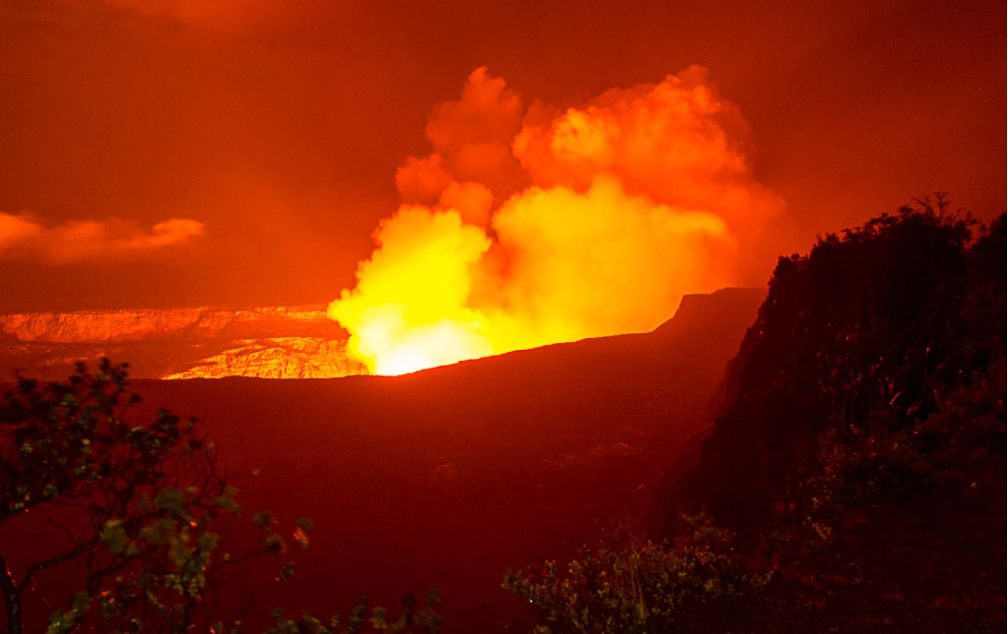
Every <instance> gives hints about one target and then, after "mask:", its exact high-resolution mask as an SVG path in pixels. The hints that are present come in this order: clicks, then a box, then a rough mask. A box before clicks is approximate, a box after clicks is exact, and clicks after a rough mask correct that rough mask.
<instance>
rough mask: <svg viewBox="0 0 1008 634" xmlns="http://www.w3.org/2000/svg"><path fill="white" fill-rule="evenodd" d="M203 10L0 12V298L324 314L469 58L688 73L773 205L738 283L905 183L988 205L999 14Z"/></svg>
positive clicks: (317, 7) (892, 202) (999, 140)
mask: <svg viewBox="0 0 1008 634" xmlns="http://www.w3.org/2000/svg"><path fill="white" fill-rule="evenodd" d="M203 4H204V3H201V2H198V1H197V0H159V1H156V2H154V1H141V0H107V1H101V0H41V1H30V2H29V1H20V0H14V1H13V2H10V1H7V2H3V1H0V148H2V151H0V214H3V215H2V216H0V280H2V288H3V291H2V295H0V308H5V309H10V308H15V309H31V308H42V307H47V308H89V307H105V308H115V307H126V306H165V305H176V306H184V305H196V304H217V305H248V304H287V303H325V302H328V301H329V300H331V299H332V298H333V297H335V296H336V295H337V294H338V293H339V291H340V289H342V288H346V287H352V286H353V285H354V283H355V279H354V271H355V268H356V265H357V262H358V261H360V260H362V259H366V258H367V257H369V254H370V253H371V250H372V247H373V243H372V240H371V235H372V232H373V231H374V229H375V227H376V226H377V224H378V221H379V219H381V218H383V217H387V216H389V215H391V214H392V213H393V212H394V211H395V210H396V208H397V207H398V205H399V201H400V197H399V193H398V192H397V190H396V181H395V175H396V170H397V168H398V167H399V166H401V165H403V164H404V163H405V162H406V160H407V158H408V157H410V156H416V157H423V156H426V155H428V154H429V153H430V145H429V143H428V140H427V138H425V135H424V132H425V126H426V125H427V122H428V119H429V117H430V116H431V112H432V108H434V107H435V106H436V105H437V104H440V103H443V102H446V101H449V100H453V99H458V98H459V91H460V90H461V87H462V84H463V82H464V81H465V80H466V78H467V77H468V76H469V75H470V73H472V72H473V71H474V69H476V68H478V67H481V66H486V67H487V68H488V69H489V73H491V75H492V76H494V77H501V78H503V79H504V80H506V82H507V86H508V88H509V89H512V90H514V91H516V93H517V94H518V95H520V96H521V99H522V101H523V103H524V104H525V105H526V106H528V105H531V104H533V103H534V102H535V101H536V100H537V99H539V100H542V101H543V102H545V103H546V104H551V105H552V106H554V107H566V106H567V105H572V104H580V103H585V102H586V101H588V100H590V99H592V98H593V97H595V96H597V95H601V94H602V93H604V92H605V91H607V90H609V89H611V88H624V89H629V88H631V87H634V86H637V85H639V84H654V83H657V82H660V81H662V80H663V79H664V78H665V77H666V76H667V75H674V74H676V73H680V72H682V71H684V69H686V68H688V67H689V66H690V65H691V64H699V65H701V66H704V67H706V68H707V69H708V70H709V77H710V80H711V82H713V83H714V84H716V86H717V88H718V89H719V90H720V93H721V95H723V96H724V97H725V98H726V99H728V100H730V101H731V103H733V104H734V105H735V106H737V107H738V109H739V111H740V112H741V114H742V116H744V118H745V120H746V121H748V124H749V126H750V128H751V131H752V144H753V145H754V146H755V148H756V155H755V163H754V165H755V168H754V169H755V172H754V175H755V178H756V179H757V180H758V182H759V183H761V184H762V185H764V186H766V187H769V188H771V189H772V190H773V191H775V192H776V193H777V195H779V196H780V197H781V198H782V199H783V200H784V202H785V204H786V211H785V212H784V213H783V214H781V215H778V216H777V217H776V218H774V219H773V220H771V221H770V224H769V225H768V226H767V227H766V229H765V238H764V239H763V241H762V242H761V243H760V247H759V250H758V251H759V252H758V253H756V255H754V256H753V258H752V260H751V261H747V266H748V268H747V274H746V275H744V276H743V277H746V276H747V277H748V279H743V281H744V282H746V283H750V284H760V283H761V282H762V281H764V280H765V277H766V275H767V274H768V272H769V270H770V268H771V267H772V265H773V262H774V261H775V259H776V258H775V256H776V254H777V253H779V252H781V251H796V250H806V249H807V247H808V245H809V244H810V242H811V241H812V240H813V239H814V238H815V235H816V234H817V233H819V232H824V231H829V230H838V229H840V228H842V227H844V226H848V225H851V224H855V223H859V222H862V221H863V220H865V219H867V218H868V217H870V216H871V215H875V214H877V213H879V212H881V211H886V210H894V209H895V208H896V207H897V206H898V205H899V204H901V203H902V202H905V201H906V200H907V199H908V198H910V197H912V196H915V195H918V194H920V193H922V192H924V191H929V190H933V189H935V188H942V189H946V190H949V191H950V192H951V195H952V198H953V200H954V202H955V203H956V204H958V205H962V206H967V207H969V208H970V209H972V210H973V211H974V213H976V215H978V216H980V217H981V218H985V219H986V218H990V217H992V216H994V215H996V214H997V213H1000V212H1002V211H1004V208H1005V204H1006V195H1005V192H1006V189H1005V180H1004V178H1005V174H1006V161H1005V156H1006V146H1005V140H1004V139H1005V136H1006V125H1005V122H1006V118H1005V108H1006V100H1005V82H1006V70H1005V53H1006V45H1005V33H1006V24H1005V8H1004V5H1003V4H1002V3H1000V2H972V3H961V2H945V3H941V2H918V3H910V2H892V1H887V0H873V1H870V2H869V1H864V2H845V3H828V4H829V5H830V6H829V7H828V8H826V7H824V6H820V3H807V2H797V1H795V2H787V3H775V4H764V3H752V2H744V1H723V2H693V3H685V2H683V3H677V2H637V3H632V4H626V5H624V3H614V2H608V1H606V2H578V3H573V2H570V3H569V2H550V3H546V2H539V1H535V2H531V1H530V2H526V1H524V0H512V1H510V2H502V3H499V4H496V5H493V6H491V5H488V4H487V3H474V2H457V3H456V2H452V3H438V6H431V5H429V4H427V3H405V2H403V3H397V2H393V3H375V2H338V3H337V2H322V1H321V0H319V1H309V0H298V1H294V2H289V3H284V4H283V5H280V4H279V3H276V2H272V1H270V0H247V1H242V0H229V1H227V2H221V3H217V4H215V5H214V7H215V8H214V9H212V10H207V9H205V8H203ZM825 4H826V3H822V5H825ZM757 5H758V6H757ZM834 5H836V6H834ZM279 6H283V7H285V8H283V9H279V8H277V7H279ZM750 158H751V157H750Z"/></svg>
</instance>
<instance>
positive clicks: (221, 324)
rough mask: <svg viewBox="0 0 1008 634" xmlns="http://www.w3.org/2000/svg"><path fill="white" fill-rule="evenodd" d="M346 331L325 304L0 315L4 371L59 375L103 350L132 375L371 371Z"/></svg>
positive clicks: (323, 375)
mask: <svg viewBox="0 0 1008 634" xmlns="http://www.w3.org/2000/svg"><path fill="white" fill-rule="evenodd" d="M346 338H347V334H346V331H344V330H343V329H342V328H340V327H339V326H338V325H337V324H335V323H334V322H333V321H331V320H329V319H327V318H326V316H325V308H324V307H323V306H293V307H289V306H275V307H263V308H251V309H238V310H228V309H221V308H180V309H165V310H158V309H130V310H118V311H76V312H66V313H59V312H44V313H41V312H40V313H12V314H5V315H0V375H2V377H3V378H7V377H10V376H11V375H12V374H13V372H14V371H16V370H18V371H21V373H22V374H23V375H24V376H30V377H35V378H40V379H47V380H52V379H58V378H62V377H65V376H66V374H67V372H68V370H70V369H71V368H72V367H73V365H74V364H75V363H76V362H77V361H85V362H88V363H94V362H96V361H97V360H99V359H101V358H102V357H103V356H107V357H109V358H111V359H113V360H114V361H129V362H130V365H131V368H132V369H131V372H132V375H133V377H134V378H220V377H225V376H250V377H263V378H333V377H340V376H347V375H351V374H362V373H365V372H366V370H365V369H364V367H363V366H362V365H361V364H360V363H358V362H357V361H355V360H353V359H348V358H347V355H346V353H345V342H346ZM0 380H2V379H0Z"/></svg>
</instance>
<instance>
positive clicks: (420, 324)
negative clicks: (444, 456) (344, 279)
mask: <svg viewBox="0 0 1008 634" xmlns="http://www.w3.org/2000/svg"><path fill="white" fill-rule="evenodd" d="M426 137H427V139H428V140H429V141H430V143H431V145H432V147H433V152H432V153H431V154H430V155H429V156H426V157H410V158H409V159H408V160H407V161H406V163H405V164H404V165H403V166H402V167H400V168H399V170H398V172H397V174H396V185H397V187H398V190H399V195H400V199H401V201H402V205H401V206H400V207H399V209H398V210H397V211H396V212H395V214H393V215H392V216H391V217H389V218H386V219H385V220H383V221H382V222H381V223H380V225H379V227H378V229H377V230H376V231H375V233H374V240H375V243H376V245H377V246H376V249H375V251H374V252H373V253H372V255H371V257H370V258H369V259H368V260H366V261H363V262H361V263H360V264H359V266H358V269H357V285H356V287H354V288H353V289H344V290H343V291H342V292H341V293H340V297H339V299H337V300H335V301H333V302H332V303H331V304H330V305H329V310H328V315H329V316H330V317H331V318H332V319H335V320H336V321H338V322H339V323H340V324H341V325H342V326H343V327H344V328H346V329H347V330H348V331H349V332H350V333H351V336H350V341H349V350H350V351H351V353H352V354H353V355H355V356H356V357H357V358H358V359H359V360H360V361H362V362H363V363H364V364H366V366H367V367H368V369H369V370H371V371H372V372H373V373H375V374H403V373H407V372H413V371H416V370H420V369H423V368H429V367H433V366H437V365H444V364H449V363H454V362H457V361H460V360H464V359H473V358H478V357H485V356H489V355H494V354H500V353H504V352H509V351H512V350H519V349H525V348H533V347H537V346H542V345H546V344H551V343H556V342H562V341H574V340H578V339H583V338H587V337H598V336H604V335H612V334H619V333H628V332H644V331H648V330H651V329H652V328H654V327H655V326H657V325H658V324H660V323H661V322H662V321H663V320H665V319H667V318H668V317H669V315H671V314H672V313H673V312H674V311H675V308H676V306H678V304H679V300H680V298H681V297H682V295H683V294H684V293H687V292H710V291H713V290H716V289H718V288H721V287H724V286H730V285H733V284H735V283H736V282H737V267H738V266H739V263H740V262H745V261H746V256H747V249H748V248H749V247H750V245H751V243H752V241H754V240H755V239H756V238H757V237H758V236H759V233H760V229H761V227H763V226H764V224H765V223H766V222H768V221H769V220H771V219H772V218H774V217H776V216H778V215H780V214H781V213H782V212H783V210H784V202H783V201H782V200H781V198H780V197H779V196H777V195H776V194H775V193H774V192H773V191H772V190H770V189H769V188H767V187H764V186H763V185H761V184H760V183H759V182H758V181H757V180H756V178H755V176H754V174H753V160H752V157H753V150H752V146H751V141H750V134H749V130H748V125H747V123H746V121H745V119H744V118H743V117H742V115H741V113H740V112H739V110H738V108H737V107H736V106H734V105H733V104H732V103H731V102H730V101H728V100H727V99H725V98H723V97H722V96H721V95H720V94H719V92H718V90H717V87H716V86H715V85H714V84H713V83H712V82H711V81H710V80H709V79H708V73H707V70H706V69H704V68H701V67H698V66H692V67H690V68H688V69H687V70H685V71H683V72H681V73H679V74H678V75H674V76H673V75H670V76H668V77H666V78H665V79H664V80H662V81H661V82H659V83H657V84H643V85H639V86H636V87H634V88H630V89H625V90H624V89H612V90H609V91H606V92H605V93H603V94H601V95H599V96H598V97H596V98H594V99H591V100H588V101H587V102H585V103H581V104H576V105H570V106H568V107H554V106H550V105H547V104H544V103H542V102H540V101H536V102H534V103H533V104H532V105H531V106H529V107H525V105H524V104H523V102H522V99H521V97H520V96H519V95H518V93H516V92H515V91H514V90H511V89H509V88H507V86H506V84H505V82H504V80H503V79H501V78H498V77H493V76H491V75H490V74H489V73H488V72H487V69H486V68H478V69H476V70H475V71H473V73H472V74H471V75H470V76H469V78H468V80H467V81H466V83H465V86H464V88H463V90H462V94H461V96H460V97H459V99H458V100H456V101H449V102H446V103H442V104H440V105H438V106H436V107H435V108H434V110H433V112H432V113H431V116H430V119H429V122H428V124H427V128H426Z"/></svg>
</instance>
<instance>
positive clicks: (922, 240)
mask: <svg viewBox="0 0 1008 634" xmlns="http://www.w3.org/2000/svg"><path fill="white" fill-rule="evenodd" d="M971 228H972V225H971V223H970V222H969V221H968V219H965V218H961V217H959V216H957V215H956V214H951V213H949V210H948V209H947V207H946V205H945V204H944V201H943V200H942V199H939V200H938V204H937V206H932V205H931V204H930V203H929V201H925V202H924V203H922V204H921V205H920V206H918V207H917V208H914V209H910V208H906V209H903V210H901V212H900V214H898V215H896V216H882V217H880V218H877V219H875V220H872V221H870V222H869V223H867V224H866V225H865V226H863V227H859V228H857V229H854V230H849V231H846V232H844V235H843V236H834V235H830V236H827V237H826V238H824V239H822V240H820V242H819V243H818V244H816V245H815V247H814V248H813V249H812V251H811V253H810V254H809V255H808V256H792V257H789V258H781V260H780V262H779V264H778V266H777V269H776V271H775V273H774V276H773V279H772V280H771V283H770V288H769V293H768V295H767V298H766V301H765V302H764V304H763V306H762V307H761V308H760V311H759V316H758V319H757V321H756V323H755V324H754V325H753V327H752V328H750V330H749V332H748V333H747V335H746V338H745V340H744V342H743V344H742V347H741V350H740V352H739V355H738V356H737V357H736V359H735V361H734V362H733V363H732V365H731V368H730V369H729V372H728V375H727V376H726V378H725V380H724V381H723V382H722V388H721V389H722V392H723V394H722V397H723V401H722V403H721V404H720V405H719V406H717V407H715V408H714V411H715V413H716V414H717V415H718V416H717V418H716V421H715V424H714V425H713V427H712V428H710V429H708V430H706V431H705V432H704V433H703V434H702V435H701V436H700V437H698V438H697V439H696V440H695V441H694V443H693V449H694V451H693V452H692V454H691V455H692V458H691V460H692V464H690V461H689V460H686V459H685V458H684V459H683V460H680V462H679V463H677V465H676V466H675V467H674V468H673V470H671V472H670V474H669V475H670V476H672V477H673V478H674V479H675V481H674V482H667V483H666V486H665V487H664V488H663V490H661V492H660V496H661V497H660V498H659V499H656V501H655V506H654V509H655V510H656V511H657V512H656V513H655V516H656V519H657V520H658V521H657V522H656V523H655V524H653V525H652V530H659V531H660V532H661V534H663V535H664V536H667V537H670V538H671V537H674V536H676V535H679V534H681V533H682V531H683V527H684V525H683V524H682V519H681V518H682V514H683V513H685V514H688V515H689V514H696V513H699V512H701V511H706V512H707V513H709V514H710V515H711V516H712V518H713V520H714V521H715V522H717V523H718V524H720V525H722V526H727V527H731V528H733V529H735V530H738V531H739V535H740V536H742V537H744V538H745V539H746V540H747V541H748V543H749V545H750V548H751V549H752V553H753V556H757V555H758V554H759V553H760V552H766V553H769V554H768V555H767V556H768V557H769V558H770V560H772V562H773V563H772V564H771V568H773V569H774V570H775V574H774V575H773V577H772V580H771V583H770V584H769V585H768V586H767V588H766V589H765V590H764V592H763V593H762V594H760V595H758V596H757V597H754V598H752V599H751V601H750V600H747V601H745V602H743V604H742V606H741V609H740V610H739V611H738V612H737V613H736V615H735V616H732V617H724V618H723V619H715V620H713V621H709V622H708V625H710V626H711V627H712V628H714V630H716V629H718V628H727V629H731V630H732V631H734V629H737V628H738V627H739V626H740V623H744V624H745V627H743V629H745V628H746V627H747V628H749V629H751V630H753V631H790V630H791V629H792V628H793V629H794V631H869V630H878V631H899V632H904V631H905V632H920V631H934V632H938V631H977V630H980V631H1003V630H1004V616H1005V613H1004V605H1005V604H1004V597H1005V581H1004V580H1005V567H1004V566H1005V564H1004V562H1005V540H1004V535H1005V385H1006V377H1005V355H1006V347H1005V329H1006V321H1005V302H1006V299H1005V257H1006V256H1005V219H1004V216H1001V217H1000V218H999V219H998V220H997V221H995V222H994V223H993V224H992V226H991V227H990V228H989V231H987V232H982V234H981V235H980V237H979V238H977V239H973V238H972V237H971ZM782 623H791V624H792V626H791V627H785V628H783V629H781V627H782V626H781V624H782ZM834 628H835V629H834ZM700 629H703V628H700ZM712 631H713V630H712Z"/></svg>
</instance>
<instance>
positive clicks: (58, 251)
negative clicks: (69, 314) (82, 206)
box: [0, 211, 205, 264]
mask: <svg viewBox="0 0 1008 634" xmlns="http://www.w3.org/2000/svg"><path fill="white" fill-rule="evenodd" d="M204 228H205V227H204V225H203V223H201V222H198V221H196V220H192V219H191V218H170V219H168V220H164V221H162V222H158V223H156V224H155V225H154V226H153V227H151V228H150V230H145V229H143V228H141V227H140V226H139V225H137V223H136V222H134V221H131V220H123V219H121V218H106V219H104V220H71V221H68V222H64V223H62V224H58V225H55V226H47V225H46V224H44V223H43V222H41V221H40V220H39V219H38V218H36V217H35V216H34V215H33V214H31V213H27V212H26V213H22V214H17V215H14V214H8V213H4V212H2V211H0V258H4V259H20V260H37V261H42V262H45V263H48V264H82V263H94V264H98V263H103V262H122V261H127V260H138V259H143V258H147V257H150V256H151V255H152V254H155V253H157V252H160V251H162V250H164V249H165V248H167V247H171V246H173V245H177V244H180V243H183V242H187V241H189V240H191V239H193V238H196V237H198V236H201V235H203V231H204Z"/></svg>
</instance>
